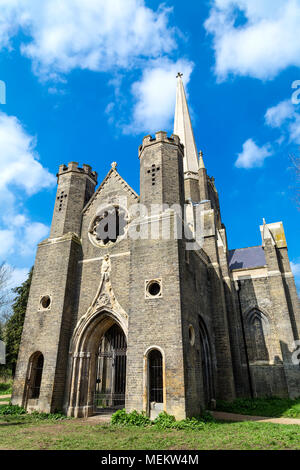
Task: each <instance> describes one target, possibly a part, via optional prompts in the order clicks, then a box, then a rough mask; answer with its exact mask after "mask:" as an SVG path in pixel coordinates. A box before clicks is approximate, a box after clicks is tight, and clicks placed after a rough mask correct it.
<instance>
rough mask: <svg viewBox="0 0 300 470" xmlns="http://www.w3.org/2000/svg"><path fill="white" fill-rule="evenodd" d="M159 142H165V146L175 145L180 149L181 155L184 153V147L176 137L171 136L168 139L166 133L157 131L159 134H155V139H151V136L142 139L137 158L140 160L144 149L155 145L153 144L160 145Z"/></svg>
mask: <svg viewBox="0 0 300 470" xmlns="http://www.w3.org/2000/svg"><path fill="white" fill-rule="evenodd" d="M161 142H165V143H167V144H173V145H177V146H179V147H180V149H181V151H182V153H183V152H184V146H183V144H182V143H181V142H180V138H179V137H178V135H175V134H172V135H171V137H168V134H167V132H164V131H159V132H156V133H155V137H153V136H152V135H146V136H145V137H144V138H143V143H142V145H140V147H139V158H140V156H141V154H142V153H143V150H144V149H145V148H146V147H149V146H150V145H155V144H158V143H161Z"/></svg>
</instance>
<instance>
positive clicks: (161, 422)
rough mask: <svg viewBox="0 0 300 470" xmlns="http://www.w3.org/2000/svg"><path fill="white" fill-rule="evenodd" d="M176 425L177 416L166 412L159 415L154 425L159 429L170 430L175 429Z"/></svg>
mask: <svg viewBox="0 0 300 470" xmlns="http://www.w3.org/2000/svg"><path fill="white" fill-rule="evenodd" d="M174 423H176V419H175V416H172V415H168V413H166V412H165V411H163V412H162V413H159V415H158V416H157V418H155V420H154V421H153V425H154V426H156V427H157V428H159V429H170V428H173V427H174Z"/></svg>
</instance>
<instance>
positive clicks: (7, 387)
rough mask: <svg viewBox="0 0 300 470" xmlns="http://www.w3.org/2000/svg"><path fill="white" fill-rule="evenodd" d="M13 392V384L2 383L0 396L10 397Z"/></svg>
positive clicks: (0, 384)
mask: <svg viewBox="0 0 300 470" xmlns="http://www.w3.org/2000/svg"><path fill="white" fill-rule="evenodd" d="M11 391H12V384H11V382H5V383H0V395H9V394H10V393H11Z"/></svg>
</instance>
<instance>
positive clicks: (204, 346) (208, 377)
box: [199, 316, 215, 406]
mask: <svg viewBox="0 0 300 470" xmlns="http://www.w3.org/2000/svg"><path fill="white" fill-rule="evenodd" d="M199 338H200V348H201V363H202V377H203V392H204V401H205V405H206V406H208V405H210V402H211V400H212V399H213V398H215V384H214V373H213V359H212V348H211V344H210V339H209V334H208V330H207V327H206V324H205V322H204V320H203V318H202V317H201V316H199Z"/></svg>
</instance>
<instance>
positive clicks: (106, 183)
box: [82, 167, 139, 214]
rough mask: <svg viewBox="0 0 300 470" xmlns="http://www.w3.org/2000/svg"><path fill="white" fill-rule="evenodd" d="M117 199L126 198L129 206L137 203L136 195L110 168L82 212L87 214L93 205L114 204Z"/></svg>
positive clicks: (115, 171)
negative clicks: (105, 202)
mask: <svg viewBox="0 0 300 470" xmlns="http://www.w3.org/2000/svg"><path fill="white" fill-rule="evenodd" d="M118 197H126V198H127V199H128V203H129V205H130V204H134V203H137V202H138V201H139V196H138V194H137V193H136V192H135V191H134V190H133V189H132V188H131V186H129V184H128V183H126V181H125V180H124V179H123V178H122V176H121V175H120V174H119V173H118V172H117V170H116V168H115V167H112V168H111V170H110V171H109V172H108V174H107V175H106V177H105V178H104V180H103V181H102V183H101V184H100V186H99V188H98V189H97V191H96V192H95V194H94V195H93V196H92V198H91V199H90V200H89V202H88V203H87V205H86V206H85V208H84V209H83V211H82V212H83V214H85V213H88V212H89V211H90V209H91V208H92V207H93V206H94V205H95V204H98V203H99V202H104V201H105V200H107V202H114V199H117V198H118Z"/></svg>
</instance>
